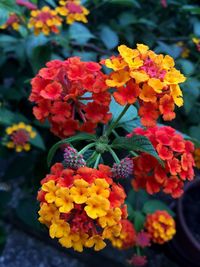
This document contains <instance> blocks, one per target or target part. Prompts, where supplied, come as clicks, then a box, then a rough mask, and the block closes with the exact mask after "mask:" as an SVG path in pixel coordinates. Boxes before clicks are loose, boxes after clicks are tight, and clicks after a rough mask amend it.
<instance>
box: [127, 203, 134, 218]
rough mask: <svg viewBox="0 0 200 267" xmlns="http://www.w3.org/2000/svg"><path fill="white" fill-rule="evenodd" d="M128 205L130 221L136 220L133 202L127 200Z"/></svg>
mask: <svg viewBox="0 0 200 267" xmlns="http://www.w3.org/2000/svg"><path fill="white" fill-rule="evenodd" d="M126 205H127V211H128V218H129V220H130V221H134V217H135V211H134V209H133V208H132V206H131V204H129V203H127V202H126Z"/></svg>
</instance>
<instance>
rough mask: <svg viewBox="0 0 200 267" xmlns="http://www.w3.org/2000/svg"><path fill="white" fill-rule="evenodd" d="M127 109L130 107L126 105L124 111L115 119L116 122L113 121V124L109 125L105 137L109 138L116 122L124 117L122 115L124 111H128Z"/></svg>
mask: <svg viewBox="0 0 200 267" xmlns="http://www.w3.org/2000/svg"><path fill="white" fill-rule="evenodd" d="M129 107H130V105H126V106H125V107H124V109H123V110H122V112H121V113H120V114H119V116H118V118H117V119H116V121H114V122H113V123H111V125H110V127H109V128H108V131H107V136H109V135H110V134H111V133H112V131H113V130H114V129H115V127H116V126H117V124H118V122H119V121H120V120H121V118H122V117H123V116H124V114H125V113H126V111H127V110H128V108H129Z"/></svg>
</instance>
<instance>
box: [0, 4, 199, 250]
mask: <svg viewBox="0 0 200 267" xmlns="http://www.w3.org/2000/svg"><path fill="white" fill-rule="evenodd" d="M31 2H32V3H34V4H36V5H37V6H38V7H39V8H41V7H42V6H44V5H48V6H50V7H51V8H55V7H56V6H57V4H58V3H57V1H54V0H32V1H31ZM82 4H83V5H84V6H85V7H87V8H88V9H89V11H90V14H89V16H88V23H87V24H83V23H78V22H75V23H73V24H72V25H70V26H69V25H63V26H62V30H61V32H60V33H59V34H51V35H48V36H44V35H43V34H40V35H39V36H35V35H34V34H33V32H32V31H31V30H29V29H27V27H26V22H27V21H28V19H29V17H30V11H29V10H27V9H26V8H25V7H20V6H18V5H17V4H16V3H15V0H1V1H0V25H2V24H4V23H5V22H6V20H7V19H8V17H9V15H10V14H11V13H15V14H17V15H18V16H20V17H21V18H22V24H21V26H20V28H19V30H18V31H14V30H13V29H10V28H8V29H5V30H0V129H1V139H3V137H4V135H5V128H6V127H7V126H9V125H11V124H13V123H17V122H21V121H23V122H25V123H27V124H31V125H32V126H33V127H34V130H35V131H36V132H37V138H36V139H35V141H34V143H33V144H32V145H33V148H32V150H31V151H30V152H22V153H20V154H17V153H15V152H13V150H8V149H7V148H6V147H4V146H3V145H1V147H0V157H1V160H2V164H1V165H2V170H1V183H2V184H3V183H6V184H8V185H11V186H12V190H14V187H15V183H14V185H13V182H11V181H12V180H14V181H16V180H17V178H20V177H21V176H23V177H25V179H24V180H23V182H20V186H21V185H22V186H21V190H22V191H23V192H24V196H25V198H26V201H24V202H21V201H20V202H19V206H20V208H16V210H17V214H18V216H19V217H21V218H24V219H26V220H28V221H29V224H32V225H35V226H36V227H38V225H36V224H35V219H33V218H32V217H31V216H27V211H29V212H30V214H31V210H32V209H36V208H37V207H35V205H33V202H34V201H33V200H32V195H34V194H35V193H36V191H37V189H38V187H39V181H40V179H41V178H43V177H44V175H45V173H46V172H47V165H46V156H47V151H48V149H49V148H50V146H51V145H52V144H54V143H55V142H56V141H58V139H57V138H56V137H54V136H53V135H52V134H51V133H50V132H49V125H48V123H44V124H40V123H39V122H37V121H36V120H35V119H34V116H33V115H32V106H31V104H30V103H29V101H28V97H29V94H30V80H31V78H32V77H34V75H35V74H36V73H37V72H38V70H39V69H40V68H41V67H43V66H44V65H45V63H46V62H47V61H49V60H52V59H62V60H63V59H66V58H67V57H69V56H75V55H76V56H80V57H81V58H82V59H83V60H93V61H99V60H101V59H103V58H105V57H108V56H110V55H112V54H115V53H116V52H117V46H118V45H119V44H126V45H128V46H130V47H135V45H136V43H144V44H147V45H148V46H150V48H151V49H153V50H155V51H156V52H157V53H164V54H169V55H171V56H172V57H173V58H174V59H175V61H176V64H177V68H178V69H180V70H181V71H182V72H183V73H184V74H185V75H186V76H187V81H186V82H185V83H184V85H183V86H182V89H183V93H184V101H185V105H184V107H182V108H180V109H177V111H176V114H177V117H176V119H175V120H174V121H173V123H170V125H172V126H174V127H175V128H176V129H178V130H180V131H182V132H184V133H186V134H189V135H191V136H192V137H195V138H196V139H198V140H199V142H200V119H199V117H200V51H198V46H197V44H196V43H194V41H193V38H197V39H198V38H200V5H199V0H196V1H195V0H194V1H193V0H167V1H160V0H148V1H146V0H110V1H109V0H84V1H82ZM105 71H107V70H106V69H105ZM160 123H162V121H160ZM132 126H133V124H131V125H129V128H128V124H127V129H130V128H131V127H132ZM20 181H21V180H20ZM0 190H1V192H2V194H1V195H0V196H1V198H0V202H1V203H5V204H6V203H7V199H8V194H7V193H5V192H4V193H5V194H4V193H3V191H6V190H4V189H3V188H1V187H0ZM8 191H9V190H8ZM9 195H11V194H9ZM27 199H28V201H27ZM4 200H5V201H4ZM1 215H2V214H0V216H1ZM2 231H3V230H1V228H0V232H2ZM0 236H1V234H0ZM1 243H2V241H1V239H0V245H1Z"/></svg>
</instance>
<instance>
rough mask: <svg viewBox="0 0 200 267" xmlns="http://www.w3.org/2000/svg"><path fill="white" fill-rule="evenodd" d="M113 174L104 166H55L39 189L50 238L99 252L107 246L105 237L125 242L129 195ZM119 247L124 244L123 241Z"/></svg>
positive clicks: (40, 218)
mask: <svg viewBox="0 0 200 267" xmlns="http://www.w3.org/2000/svg"><path fill="white" fill-rule="evenodd" d="M110 177H111V171H110V168H109V167H107V166H105V165H99V167H98V170H97V169H92V168H88V167H80V168H78V170H72V169H64V167H63V165H62V164H61V163H56V164H54V165H53V166H52V168H51V173H50V174H48V175H47V176H46V177H45V178H44V179H43V180H42V181H41V185H42V186H41V189H40V191H39V192H38V200H39V201H40V210H39V215H40V217H39V221H40V222H41V223H43V224H45V225H46V226H47V227H48V228H49V235H50V237H51V238H57V239H58V241H59V243H60V244H61V245H62V246H63V247H65V248H73V249H74V250H76V251H79V252H81V251H83V248H84V247H88V248H92V247H94V250H95V251H99V250H101V249H103V248H104V247H105V246H106V243H105V240H110V241H111V242H114V240H116V239H117V238H118V239H119V240H120V239H122V241H123V237H122V235H124V236H125V234H124V233H123V230H122V229H125V228H123V224H124V222H123V221H125V220H126V217H127V213H126V205H125V204H124V200H125V197H126V195H125V192H124V190H123V188H122V187H121V186H120V185H117V184H115V183H114V182H113V180H112V179H111V178H110ZM124 231H125V230H124ZM131 245H132V244H131ZM117 246H118V247H122V246H123V242H120V244H118V245H117Z"/></svg>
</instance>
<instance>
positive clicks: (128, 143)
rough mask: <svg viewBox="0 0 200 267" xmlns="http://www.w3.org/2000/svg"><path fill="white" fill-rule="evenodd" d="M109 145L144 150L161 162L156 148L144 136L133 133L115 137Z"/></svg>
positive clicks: (116, 147)
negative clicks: (130, 135) (129, 135)
mask: <svg viewBox="0 0 200 267" xmlns="http://www.w3.org/2000/svg"><path fill="white" fill-rule="evenodd" d="M111 146H112V147H113V148H115V149H125V150H128V151H131V150H132V151H140V152H146V153H148V154H149V155H151V156H153V157H155V158H156V159H157V160H158V161H159V162H160V163H162V160H161V159H160V158H159V156H158V154H157V152H156V150H155V149H154V147H153V145H152V144H151V142H150V141H149V139H148V138H147V137H146V136H143V135H134V136H133V137H131V138H126V137H117V138H116V139H115V140H114V141H113V143H112V145H111Z"/></svg>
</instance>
